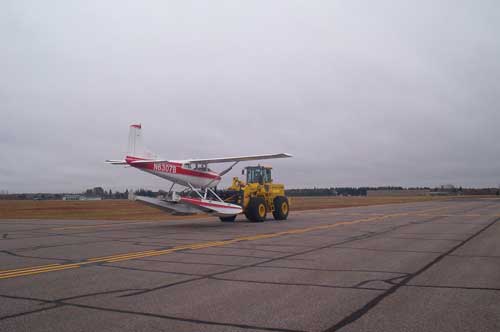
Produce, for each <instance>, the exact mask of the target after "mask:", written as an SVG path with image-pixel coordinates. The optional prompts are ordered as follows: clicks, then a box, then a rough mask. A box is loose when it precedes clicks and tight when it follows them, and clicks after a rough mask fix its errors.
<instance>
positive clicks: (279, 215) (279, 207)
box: [273, 196, 290, 220]
mask: <svg viewBox="0 0 500 332" xmlns="http://www.w3.org/2000/svg"><path fill="white" fill-rule="evenodd" d="M289 211H290V205H289V204H288V198H286V197H285V196H278V197H276V198H275V199H274V211H273V217H274V219H276V220H286V218H288V212H289Z"/></svg>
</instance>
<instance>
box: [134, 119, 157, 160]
mask: <svg viewBox="0 0 500 332" xmlns="http://www.w3.org/2000/svg"><path fill="white" fill-rule="evenodd" d="M127 156H131V157H137V158H144V159H153V158H155V155H154V154H153V153H151V152H149V151H148V150H146V149H145V148H144V145H143V144H142V126H141V124H133V125H130V130H129V134H128V149H127Z"/></svg>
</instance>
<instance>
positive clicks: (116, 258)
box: [0, 208, 446, 279]
mask: <svg viewBox="0 0 500 332" xmlns="http://www.w3.org/2000/svg"><path fill="white" fill-rule="evenodd" d="M443 209H446V208H435V209H429V210H423V211H416V212H405V213H394V214H388V215H382V216H374V217H370V218H363V219H357V220H352V221H343V222H338V223H335V224H326V225H318V226H312V227H306V228H297V229H290V230H286V231H281V232H276V233H267V234H257V235H250V236H242V237H237V238H234V239H230V240H222V241H209V242H201V243H192V244H185V245H180V246H177V247H173V248H169V249H163V250H147V251H139V252H132V253H124V254H117V255H110V256H102V257H95V258H89V259H87V260H85V261H82V262H78V263H70V264H49V265H40V266H32V267H25V268H20V269H14V270H6V271H0V279H7V278H15V277H21V276H27V275H35V274H40V273H47V272H53V271H60V270H66V269H73V268H79V267H81V266H82V265H87V264H93V263H112V262H120V261H126V260H133V259H138V258H144V257H153V256H159V255H165V254H169V253H173V252H177V251H181V250H186V249H190V250H196V249H203V248H211V247H219V246H224V245H228V244H231V243H237V242H242V241H255V240H262V239H270V238H275V237H279V236H284V235H292V234H303V233H307V232H311V231H315V230H322V229H332V228H336V227H339V226H345V225H353V224H358V223H363V222H371V221H383V220H385V219H388V218H395V217H401V216H408V215H411V214H415V215H418V214H419V213H420V214H425V213H427V212H431V211H436V210H443Z"/></svg>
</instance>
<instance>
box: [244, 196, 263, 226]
mask: <svg viewBox="0 0 500 332" xmlns="http://www.w3.org/2000/svg"><path fill="white" fill-rule="evenodd" d="M266 215H267V207H266V201H265V200H264V198H263V197H252V198H250V202H249V203H248V206H247V208H246V211H245V216H246V217H247V219H248V220H250V221H253V222H260V221H264V220H265V219H266Z"/></svg>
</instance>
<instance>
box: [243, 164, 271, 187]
mask: <svg viewBox="0 0 500 332" xmlns="http://www.w3.org/2000/svg"><path fill="white" fill-rule="evenodd" d="M267 182H271V170H270V169H265V168H262V167H255V168H250V167H249V168H247V183H260V184H264V183H267Z"/></svg>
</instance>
